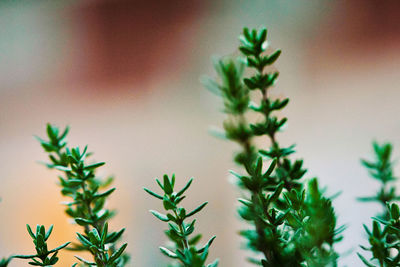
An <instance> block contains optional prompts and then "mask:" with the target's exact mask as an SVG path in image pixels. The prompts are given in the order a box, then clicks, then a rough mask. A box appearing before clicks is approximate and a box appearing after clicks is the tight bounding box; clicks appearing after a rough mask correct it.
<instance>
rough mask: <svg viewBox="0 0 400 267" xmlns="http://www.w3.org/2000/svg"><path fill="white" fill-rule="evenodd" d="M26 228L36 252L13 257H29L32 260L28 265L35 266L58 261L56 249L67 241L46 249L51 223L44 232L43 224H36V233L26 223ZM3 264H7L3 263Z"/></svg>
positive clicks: (51, 264) (51, 229)
mask: <svg viewBox="0 0 400 267" xmlns="http://www.w3.org/2000/svg"><path fill="white" fill-rule="evenodd" d="M26 227H27V229H28V233H29V235H30V236H31V237H32V239H33V243H34V244H35V249H36V254H34V255H15V256H12V257H13V258H19V259H30V260H32V261H30V262H29V264H30V265H35V266H53V265H55V264H56V263H57V261H58V257H57V254H58V251H59V250H61V249H63V248H65V247H66V246H68V244H69V243H71V242H67V243H65V244H63V245H61V246H59V247H57V248H55V249H52V250H48V248H47V239H49V237H50V234H51V232H52V231H53V225H51V226H50V228H49V230H48V231H47V232H46V229H45V227H44V226H43V225H37V226H36V233H33V231H32V229H31V227H30V226H29V225H26ZM4 266H7V264H6V265H4Z"/></svg>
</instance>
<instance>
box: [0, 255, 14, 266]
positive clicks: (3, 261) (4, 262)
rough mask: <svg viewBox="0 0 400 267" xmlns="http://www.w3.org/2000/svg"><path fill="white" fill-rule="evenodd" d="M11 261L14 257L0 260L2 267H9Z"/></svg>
mask: <svg viewBox="0 0 400 267" xmlns="http://www.w3.org/2000/svg"><path fill="white" fill-rule="evenodd" d="M11 259H12V257H9V258H2V259H1V260H0V267H7V266H8V264H9V263H10V261H11Z"/></svg>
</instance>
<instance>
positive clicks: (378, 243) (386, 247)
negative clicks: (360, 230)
mask: <svg viewBox="0 0 400 267" xmlns="http://www.w3.org/2000/svg"><path fill="white" fill-rule="evenodd" d="M387 213H388V215H389V217H388V220H387V221H386V220H383V219H380V218H374V220H373V223H372V231H371V230H370V229H368V227H367V226H366V225H364V229H365V231H366V232H367V234H368V241H369V244H370V246H369V247H364V246H361V248H362V249H364V250H367V251H371V253H372V257H371V259H370V260H367V259H366V258H365V257H363V256H362V255H361V254H359V253H357V254H358V256H359V257H360V259H361V260H362V261H363V263H364V264H365V265H366V266H368V267H375V266H380V267H395V266H400V216H399V215H400V211H399V206H398V205H397V204H391V205H389V204H387ZM376 264H378V265H376Z"/></svg>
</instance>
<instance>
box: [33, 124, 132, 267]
mask: <svg viewBox="0 0 400 267" xmlns="http://www.w3.org/2000/svg"><path fill="white" fill-rule="evenodd" d="M68 130H69V128H68V127H67V128H66V129H65V130H64V131H62V132H60V131H59V129H58V128H57V127H55V126H53V125H50V124H47V137H48V139H49V140H48V141H45V140H43V139H41V138H39V137H37V139H38V140H39V142H40V144H41V145H42V147H43V148H44V150H45V151H46V152H47V153H48V154H49V159H50V161H51V163H48V164H46V165H47V167H48V168H51V169H56V170H59V171H62V172H63V174H64V175H63V176H59V181H60V186H61V187H62V189H61V193H62V194H63V195H64V196H68V197H70V198H72V201H71V202H69V203H67V204H66V205H67V209H66V213H67V214H68V215H69V216H70V217H72V218H73V219H74V220H75V222H76V223H77V224H79V225H80V226H82V227H83V230H84V232H83V233H82V234H80V233H78V240H79V241H80V244H73V248H72V249H73V250H86V251H89V252H90V253H91V254H92V255H93V260H94V261H93V262H91V261H86V260H83V259H82V258H80V257H77V258H78V259H79V260H80V261H82V262H83V263H85V264H89V265H97V266H124V265H125V264H126V263H127V261H128V259H129V257H128V255H127V254H124V253H123V252H124V250H125V248H126V246H127V244H124V245H122V246H121V247H120V248H119V249H117V247H116V242H117V241H118V240H119V239H120V237H121V236H122V233H123V232H124V230H125V229H122V230H120V231H117V232H112V231H110V232H109V231H108V223H107V221H108V220H109V219H111V218H112V217H113V216H114V211H111V210H108V209H106V208H105V206H104V205H105V202H106V199H107V197H108V196H109V195H110V194H111V193H113V192H114V191H115V188H111V189H107V187H108V186H109V185H110V184H111V182H112V178H108V179H105V180H101V179H100V178H99V177H97V176H96V173H95V172H96V170H97V169H98V168H99V167H101V166H103V165H104V164H105V163H104V162H92V163H87V158H88V157H89V156H90V155H91V153H89V152H87V146H86V147H85V148H84V149H81V148H79V147H76V148H68V147H67V141H66V136H67V134H68ZM100 190H102V191H100Z"/></svg>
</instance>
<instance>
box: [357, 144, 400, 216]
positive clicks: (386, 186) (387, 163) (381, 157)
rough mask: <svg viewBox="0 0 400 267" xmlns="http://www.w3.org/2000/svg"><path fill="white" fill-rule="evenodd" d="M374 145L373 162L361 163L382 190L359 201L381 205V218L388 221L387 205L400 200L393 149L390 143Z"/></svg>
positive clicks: (364, 161)
mask: <svg viewBox="0 0 400 267" xmlns="http://www.w3.org/2000/svg"><path fill="white" fill-rule="evenodd" d="M372 145H373V149H374V153H375V159H374V160H373V161H367V160H361V162H362V164H363V165H364V166H365V167H366V168H367V169H368V171H369V174H370V176H371V177H372V178H374V179H376V180H378V181H379V182H380V183H381V188H380V190H379V191H378V192H377V193H376V195H375V196H371V197H360V198H358V199H359V200H360V201H376V202H378V203H381V204H382V207H383V208H384V213H383V214H380V215H379V216H380V217H381V218H383V219H388V218H389V211H388V210H387V209H386V203H387V202H393V201H395V200H400V196H399V195H397V194H396V187H395V186H394V182H395V181H396V179H397V178H396V177H395V176H394V174H393V161H392V159H391V157H392V150H393V147H392V144H390V143H383V144H382V145H379V144H378V143H377V142H373V144H372Z"/></svg>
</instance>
